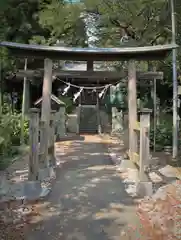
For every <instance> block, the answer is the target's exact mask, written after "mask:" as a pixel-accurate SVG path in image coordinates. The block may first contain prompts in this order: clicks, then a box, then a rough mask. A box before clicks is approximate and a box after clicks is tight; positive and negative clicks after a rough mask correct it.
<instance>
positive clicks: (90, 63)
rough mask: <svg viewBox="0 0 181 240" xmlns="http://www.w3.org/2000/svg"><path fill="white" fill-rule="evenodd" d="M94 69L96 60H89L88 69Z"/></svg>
mask: <svg viewBox="0 0 181 240" xmlns="http://www.w3.org/2000/svg"><path fill="white" fill-rule="evenodd" d="M93 70H94V61H92V60H89V61H87V71H93Z"/></svg>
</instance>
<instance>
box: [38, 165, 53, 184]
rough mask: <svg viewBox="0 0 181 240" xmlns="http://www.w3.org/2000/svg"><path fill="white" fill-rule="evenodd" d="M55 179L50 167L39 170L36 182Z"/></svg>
mask: <svg viewBox="0 0 181 240" xmlns="http://www.w3.org/2000/svg"><path fill="white" fill-rule="evenodd" d="M55 177H56V173H55V170H54V168H53V167H52V166H51V167H47V168H42V169H39V174H38V180H40V181H45V180H48V179H51V178H55Z"/></svg>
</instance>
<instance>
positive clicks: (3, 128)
mask: <svg viewBox="0 0 181 240" xmlns="http://www.w3.org/2000/svg"><path fill="white" fill-rule="evenodd" d="M20 123H21V114H16V113H15V114H13V115H12V114H10V113H7V114H4V115H3V116H2V117H1V119H0V136H1V138H0V159H1V158H3V157H7V156H11V155H13V154H14V149H15V146H19V145H20V133H21V125H20ZM24 130H25V142H27V141H28V134H29V130H28V122H27V121H25V124H24Z"/></svg>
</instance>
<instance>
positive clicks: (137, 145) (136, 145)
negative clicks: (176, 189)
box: [129, 109, 151, 181]
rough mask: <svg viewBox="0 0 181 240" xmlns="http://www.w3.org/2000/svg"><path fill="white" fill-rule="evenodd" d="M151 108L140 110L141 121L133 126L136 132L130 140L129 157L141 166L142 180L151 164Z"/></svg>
mask: <svg viewBox="0 0 181 240" xmlns="http://www.w3.org/2000/svg"><path fill="white" fill-rule="evenodd" d="M150 114H151V110H150V109H143V110H142V111H140V121H139V122H136V123H135V124H134V125H133V126H134V127H133V130H134V132H133V133H134V134H133V136H132V138H131V139H130V140H129V157H130V160H132V161H133V162H134V163H136V164H137V165H138V167H139V173H140V180H141V181H142V180H143V181H144V178H145V172H146V171H147V169H148V167H149V166H150V138H149V134H150Z"/></svg>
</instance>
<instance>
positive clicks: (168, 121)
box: [150, 115, 172, 151]
mask: <svg viewBox="0 0 181 240" xmlns="http://www.w3.org/2000/svg"><path fill="white" fill-rule="evenodd" d="M150 144H151V148H153V144H154V126H153V123H151V130H150ZM165 146H172V116H171V115H162V116H161V118H160V124H159V125H158V126H157V127H156V150H158V151H159V150H162V149H163V148H164V147H165Z"/></svg>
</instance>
